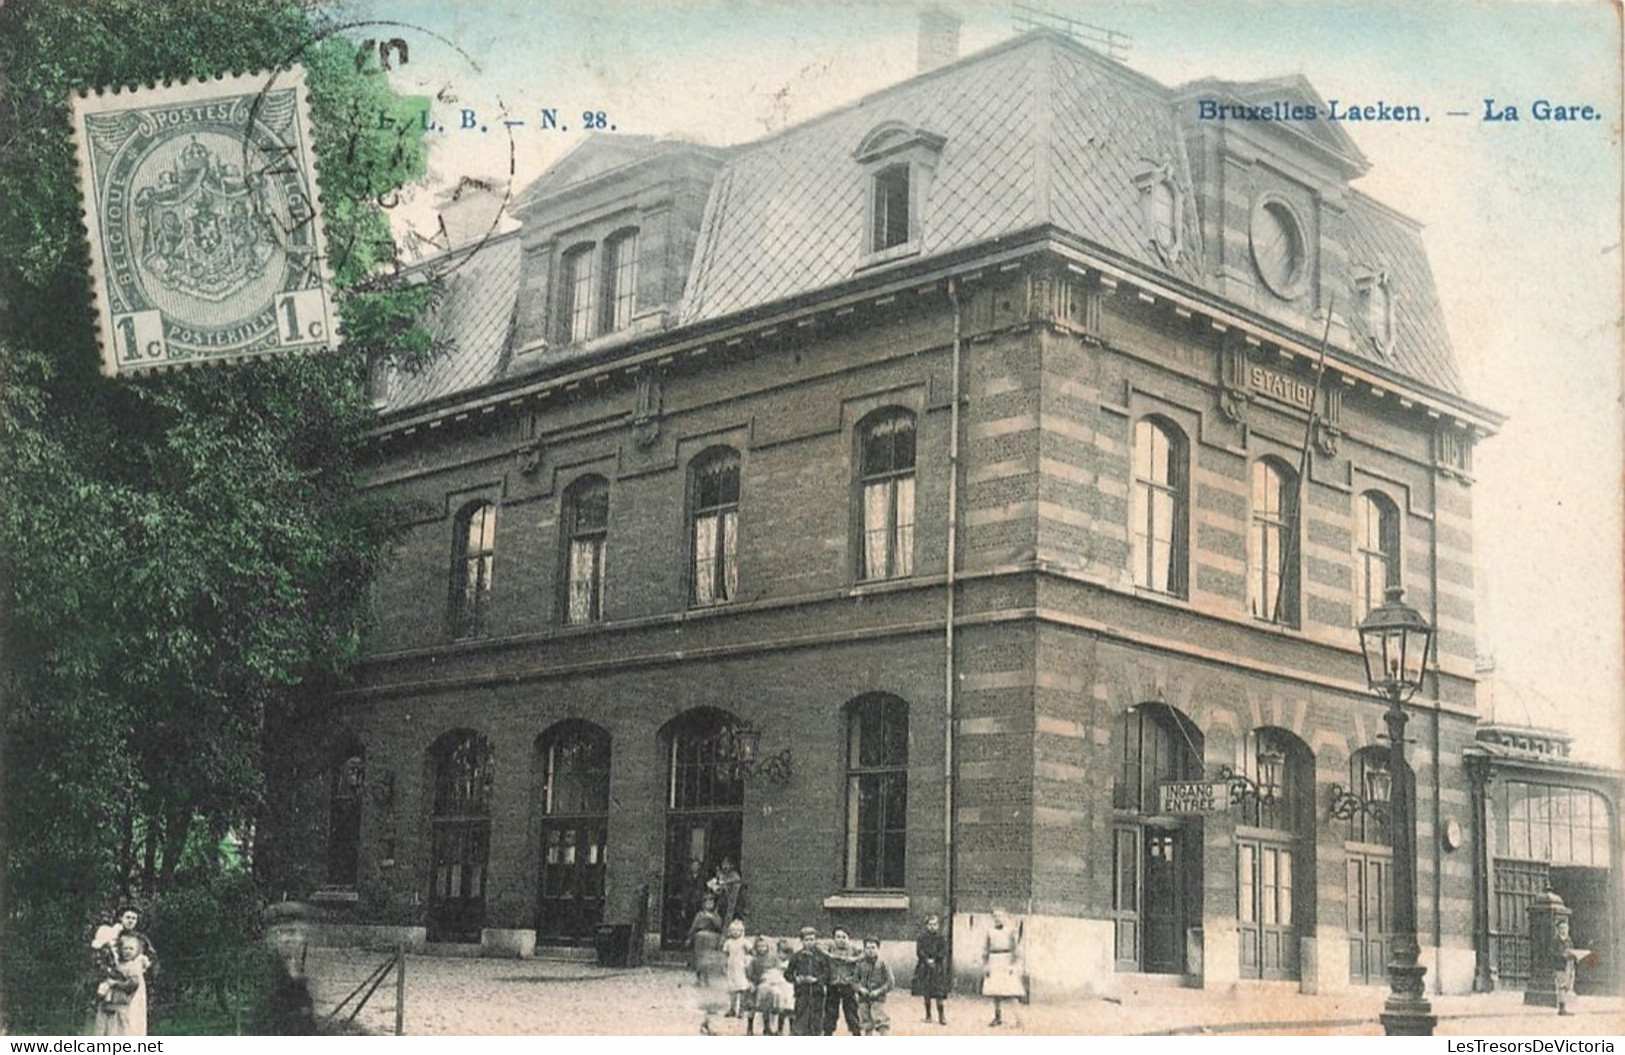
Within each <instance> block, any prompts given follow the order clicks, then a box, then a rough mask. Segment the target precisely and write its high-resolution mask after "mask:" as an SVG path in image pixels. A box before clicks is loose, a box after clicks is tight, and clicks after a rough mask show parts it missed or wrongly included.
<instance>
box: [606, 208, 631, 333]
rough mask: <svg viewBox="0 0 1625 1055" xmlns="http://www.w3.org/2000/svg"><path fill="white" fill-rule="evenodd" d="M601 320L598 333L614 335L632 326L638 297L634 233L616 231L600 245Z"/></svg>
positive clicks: (626, 230)
mask: <svg viewBox="0 0 1625 1055" xmlns="http://www.w3.org/2000/svg"><path fill="white" fill-rule="evenodd" d="M603 271H604V295H603V298H602V314H603V318H602V319H600V320H599V332H600V333H614V332H615V331H616V330H624V329H626V328H627V327H628V326H630V325H632V312H633V310H634V309H635V308H636V305H637V294H638V231H637V228H635V227H629V228H626V229H625V230H620V231H616V232H615V233H614V234H612V235H610V236H609V238H608V239H606V240H605V241H604V267H603Z"/></svg>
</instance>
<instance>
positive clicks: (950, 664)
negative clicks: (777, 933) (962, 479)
mask: <svg viewBox="0 0 1625 1055" xmlns="http://www.w3.org/2000/svg"><path fill="white" fill-rule="evenodd" d="M948 303H949V304H951V305H953V311H954V344H953V381H952V383H951V385H950V392H951V395H952V405H951V406H950V407H949V410H948V432H949V435H948V570H947V574H946V576H945V577H944V582H945V586H944V589H945V592H946V598H947V599H946V601H945V609H946V611H945V615H944V620H943V623H944V630H943V646H944V657H943V675H942V676H943V686H942V687H943V694H942V698H943V708H944V714H943V718H944V726H943V736H942V792H943V794H942V851H943V853H942V857H943V866H944V867H943V877H944V878H943V915H944V916H945V917H947V921H948V934H949V938H948V941H949V953H950V954H949V961H948V962H949V963H950V964H952V963H953V958H952V943H953V920H954V720H955V719H954V700H955V697H956V695H957V694H956V691H955V680H956V678H955V670H954V591H955V588H956V587H955V579H954V572H955V569H956V566H957V565H958V562H959V368H960V357H961V354H962V343H961V336H960V320H959V286H958V283H957V281H956V280H955V279H952V278H950V279H949V280H948ZM951 969H952V968H950V970H951Z"/></svg>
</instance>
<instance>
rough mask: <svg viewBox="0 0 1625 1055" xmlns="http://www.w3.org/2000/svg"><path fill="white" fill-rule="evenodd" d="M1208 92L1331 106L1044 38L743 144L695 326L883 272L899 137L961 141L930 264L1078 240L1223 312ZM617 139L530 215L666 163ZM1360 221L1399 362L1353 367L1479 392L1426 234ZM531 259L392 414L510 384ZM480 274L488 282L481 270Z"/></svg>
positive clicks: (1357, 167) (1364, 353)
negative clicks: (1004, 247)
mask: <svg viewBox="0 0 1625 1055" xmlns="http://www.w3.org/2000/svg"><path fill="white" fill-rule="evenodd" d="M1196 91H1213V92H1214V93H1216V94H1222V95H1224V96H1227V97H1230V98H1236V99H1242V100H1246V99H1252V98H1266V97H1268V98H1278V97H1280V95H1279V93H1286V94H1288V95H1292V96H1297V97H1302V98H1309V99H1314V100H1318V98H1319V97H1318V96H1316V95H1315V94H1314V91H1313V89H1312V88H1311V87H1310V86H1309V84H1308V82H1307V81H1306V80H1304V79H1303V78H1301V77H1288V78H1275V79H1271V80H1266V81H1257V82H1248V83H1235V82H1222V81H1215V80H1211V79H1210V80H1204V81H1196V82H1192V83H1191V84H1189V85H1186V86H1184V87H1183V88H1177V89H1170V88H1168V87H1166V86H1164V85H1161V84H1159V83H1157V82H1156V81H1153V80H1151V79H1150V78H1148V77H1146V76H1144V75H1142V74H1139V73H1136V72H1134V71H1132V70H1130V69H1128V68H1126V67H1125V66H1123V65H1121V64H1119V63H1117V62H1114V61H1112V60H1110V59H1108V58H1106V57H1104V56H1102V55H1099V54H1097V53H1095V52H1093V51H1091V50H1089V49H1087V48H1085V47H1083V46H1082V45H1080V44H1077V43H1075V42H1073V41H1071V40H1070V39H1068V38H1066V37H1064V36H1061V35H1060V34H1057V33H1054V32H1050V31H1046V30H1037V31H1034V32H1031V33H1028V34H1026V35H1024V36H1022V37H1019V38H1016V39H1015V40H1012V41H1010V42H1007V43H1005V44H1001V45H998V46H996V47H994V48H991V49H988V50H986V51H983V52H980V53H978V54H976V55H972V56H969V57H967V58H965V59H961V60H959V61H958V62H955V63H953V64H951V65H948V66H945V67H942V68H940V69H937V70H933V71H931V72H929V73H926V74H923V75H920V76H918V77H914V78H912V79H910V80H908V81H905V82H903V83H902V84H899V85H895V86H893V87H890V88H887V89H884V90H881V91H879V92H876V93H874V94H872V95H870V96H868V97H867V98H865V99H863V100H861V101H859V102H857V103H855V104H852V105H850V106H847V107H844V108H841V109H839V110H836V111H833V112H831V113H828V114H825V115H822V116H820V117H816V118H813V119H811V120H809V121H807V122H804V123H802V124H800V125H796V126H793V127H791V128H789V129H786V130H784V131H782V132H780V133H777V134H775V135H772V136H769V137H767V138H765V139H762V140H759V141H757V142H755V143H747V144H744V145H742V146H739V147H735V148H732V149H731V150H730V151H728V152H727V156H728V160H727V161H726V162H725V163H724V164H723V166H722V168H721V170H720V172H719V173H718V175H717V177H716V180H715V182H714V184H713V185H712V187H711V191H710V196H709V200H708V202H707V205H706V208H705V214H704V218H703V221H702V225H701V230H700V234H699V240H698V244H697V246H696V249H695V254H694V259H693V260H692V262H691V263H690V266H689V268H688V278H687V285H686V289H685V292H684V295H683V299H682V302H681V303H680V304H679V305H677V306H676V311H675V321H676V323H677V324H678V325H679V326H687V325H703V324H706V323H710V322H712V321H715V320H723V319H726V318H728V317H730V316H737V315H740V314H741V313H748V312H753V311H756V310H759V309H762V308H765V307H767V306H769V305H773V304H776V303H780V302H783V301H786V300H789V299H792V298H797V297H803V296H805V295H807V294H810V293H814V292H816V291H818V290H820V289H824V288H827V287H830V286H833V285H836V284H839V283H844V282H848V281H851V280H856V279H860V278H861V277H863V275H864V273H865V265H866V264H868V263H871V261H870V260H868V259H866V258H867V255H868V254H866V253H865V249H866V239H867V238H868V236H869V231H868V225H867V223H866V209H867V194H866V181H867V180H868V179H869V178H871V177H872V175H873V169H872V167H867V166H865V165H864V164H863V163H862V162H861V161H859V160H858V158H857V157H856V156H855V154H856V151H857V150H858V147H859V144H860V143H862V142H863V141H864V140H865V138H866V137H867V136H869V134H870V133H872V132H873V131H874V130H875V129H876V128H877V126H880V125H882V124H883V123H885V122H894V123H897V124H900V125H903V126H907V127H909V128H914V129H917V130H919V131H920V132H922V133H925V134H926V135H928V136H940V137H942V144H941V148H940V153H939V154H938V156H937V158H936V162H935V165H934V168H933V170H932V175H931V179H930V183H929V189H928V194H927V197H926V200H925V201H923V202H922V203H921V206H920V208H921V212H920V216H919V230H920V243H921V244H920V252H919V253H918V254H917V255H915V256H912V257H910V258H909V259H910V260H929V259H930V258H933V257H940V256H944V255H946V254H949V253H953V252H955V251H957V250H963V249H968V248H971V247H976V246H992V245H995V244H997V243H998V242H1000V241H1001V240H1003V239H1007V238H1010V237H1012V236H1015V235H1018V234H1020V233H1023V232H1033V231H1037V230H1040V229H1058V230H1060V231H1062V232H1065V233H1067V234H1069V235H1071V236H1075V237H1076V238H1077V239H1079V240H1081V242H1082V243H1084V244H1086V245H1087V246H1089V247H1090V249H1089V251H1090V252H1095V253H1098V254H1099V255H1100V256H1101V257H1102V258H1103V260H1104V261H1109V262H1112V263H1116V264H1118V265H1121V266H1123V267H1124V268H1125V269H1126V270H1129V271H1130V272H1139V273H1141V274H1144V275H1146V276H1147V277H1149V278H1151V279H1152V280H1155V279H1156V278H1159V277H1160V278H1163V279H1171V280H1173V282H1174V284H1175V285H1176V286H1183V287H1185V288H1186V289H1188V290H1194V291H1197V292H1202V291H1205V292H1206V293H1208V294H1209V295H1210V296H1212V297H1213V298H1214V299H1215V300H1216V301H1219V302H1223V300H1224V296H1223V294H1222V293H1221V291H1220V285H1219V279H1218V275H1217V274H1216V273H1214V272H1212V271H1210V270H1209V269H1208V268H1209V265H1208V260H1209V257H1210V253H1209V252H1208V247H1205V246H1203V245H1202V234H1201V230H1200V217H1199V216H1198V215H1197V212H1198V205H1197V203H1196V200H1195V194H1194V188H1193V182H1192V176H1191V166H1190V160H1189V158H1188V157H1187V156H1186V149H1185V139H1186V135H1187V134H1188V133H1189V132H1190V130H1191V129H1190V127H1189V126H1188V125H1187V126H1184V127H1182V125H1181V121H1180V116H1181V114H1185V115H1186V116H1189V115H1188V113H1186V111H1187V110H1188V108H1189V100H1190V99H1191V98H1192V95H1191V93H1192V92H1196ZM1181 106H1184V107H1185V110H1181ZM1324 123H1325V122H1312V124H1315V125H1319V124H1324ZM1291 134H1295V135H1298V136H1302V137H1304V138H1306V139H1308V140H1312V146H1313V147H1314V148H1316V149H1319V150H1321V151H1323V152H1327V154H1328V155H1329V156H1330V157H1331V159H1332V161H1333V163H1334V164H1336V165H1337V166H1338V167H1340V168H1341V169H1342V171H1343V172H1344V173H1345V174H1346V175H1349V176H1352V175H1357V174H1358V173H1359V172H1363V171H1364V170H1365V168H1366V167H1367V165H1368V162H1366V160H1365V158H1364V156H1363V155H1362V154H1360V152H1359V151H1358V149H1357V148H1356V147H1355V146H1354V144H1353V141H1352V140H1351V139H1349V138H1348V137H1347V135H1346V134H1345V133H1343V132H1342V130H1340V129H1330V130H1325V129H1321V130H1313V129H1310V130H1297V129H1295V130H1293V132H1292V133H1291ZM616 138H617V137H594V139H592V140H589V141H588V143H587V144H586V145H584V146H583V147H582V148H578V150H577V151H576V152H574V153H573V154H572V155H569V156H567V157H566V158H564V159H562V160H561V161H560V162H558V163H557V164H555V165H554V166H553V167H552V168H551V169H550V170H549V171H548V173H547V174H546V175H544V176H543V177H542V178H541V179H539V180H538V181H537V182H536V184H535V185H533V186H532V187H531V188H530V189H529V190H527V191H526V192H525V193H524V194H523V195H522V196H521V200H522V201H525V202H532V203H539V205H540V207H542V208H545V207H546V202H545V199H546V198H548V197H550V196H552V195H553V194H555V193H557V192H559V191H560V190H561V189H562V188H563V187H564V186H567V185H568V186H576V185H582V184H584V183H587V182H591V181H594V180H597V179H614V178H616V173H617V172H618V171H620V170H622V169H624V168H626V167H627V166H628V165H632V164H636V163H637V162H638V161H640V160H641V159H643V158H645V157H648V156H651V155H652V154H654V153H658V152H659V150H660V149H661V146H660V142H661V141H654V140H650V139H648V138H647V137H630V136H629V137H625V140H626V141H625V142H611V143H604V144H599V143H598V142H597V140H599V139H611V140H613V139H616ZM666 145H667V146H669V145H670V143H669V142H667V143H666ZM1156 168H1163V169H1166V170H1167V171H1169V172H1170V173H1171V175H1172V178H1173V180H1174V181H1175V182H1176V184H1177V185H1178V186H1179V187H1180V188H1181V189H1182V191H1183V194H1184V198H1185V202H1186V206H1185V208H1184V210H1183V230H1182V232H1181V243H1182V249H1181V251H1180V252H1179V253H1178V254H1177V256H1176V257H1175V258H1174V259H1173V261H1172V263H1170V262H1168V261H1167V260H1165V259H1164V257H1163V255H1162V254H1161V253H1159V252H1158V250H1157V247H1156V246H1155V245H1154V244H1153V242H1152V240H1151V237H1150V232H1149V231H1148V229H1147V225H1146V221H1145V218H1144V214H1143V211H1142V207H1141V202H1140V194H1141V191H1140V188H1139V187H1138V186H1137V185H1136V177H1138V176H1142V175H1143V174H1145V173H1146V172H1148V171H1149V170H1152V169H1156ZM1347 220H1348V222H1347V225H1346V227H1345V231H1346V240H1347V251H1348V259H1349V261H1350V263H1351V264H1352V265H1354V266H1355V267H1357V268H1364V269H1368V270H1371V271H1381V272H1384V273H1386V274H1387V276H1388V277H1389V281H1390V283H1391V289H1392V290H1393V294H1394V301H1395V304H1396V311H1395V316H1394V335H1393V340H1392V343H1391V345H1390V346H1389V347H1388V348H1387V349H1386V351H1385V352H1379V351H1378V349H1377V348H1376V347H1375V345H1374V342H1371V341H1369V340H1366V339H1364V338H1363V337H1362V339H1359V340H1357V341H1355V342H1354V348H1353V354H1354V355H1355V356H1357V357H1361V358H1364V359H1365V360H1367V361H1369V362H1370V363H1373V364H1376V365H1378V366H1380V367H1381V368H1383V369H1384V370H1389V371H1394V372H1396V373H1398V374H1400V375H1403V376H1405V377H1409V378H1412V379H1414V380H1416V381H1419V382H1422V383H1424V384H1426V385H1429V386H1432V387H1434V388H1436V389H1438V390H1441V391H1443V392H1445V393H1449V394H1452V395H1456V396H1462V395H1464V394H1465V393H1464V391H1463V385H1462V380H1461V375H1460V372H1459V370H1458V368H1457V365H1456V362H1455V359H1454V356H1453V353H1452V351H1451V346H1450V340H1449V336H1448V333H1447V332H1446V329H1445V325H1444V319H1443V314H1442V312H1441V310H1440V307H1439V303H1438V297H1437V293H1436V290H1435V288H1434V283H1433V277H1432V272H1431V270H1430V268H1429V265H1428V260H1427V255H1426V251H1425V249H1424V248H1423V245H1422V241H1421V237H1420V233H1419V229H1418V225H1416V224H1415V223H1414V222H1412V221H1410V220H1408V219H1406V218H1404V217H1403V216H1401V215H1399V214H1398V213H1396V212H1394V211H1392V210H1390V209H1388V208H1387V207H1385V206H1382V205H1380V204H1378V203H1377V202H1375V201H1374V200H1372V199H1370V198H1369V197H1367V196H1365V195H1363V194H1361V193H1359V192H1358V191H1351V193H1350V194H1349V197H1348V211H1347ZM519 258H520V253H519V247H518V243H517V241H515V242H513V243H511V244H510V246H509V247H508V249H507V250H505V252H504V253H503V254H502V255H501V257H500V259H498V260H494V261H491V262H490V263H489V264H486V265H483V266H482V268H481V269H479V270H478V271H477V272H475V273H477V274H480V275H485V274H487V271H486V270H485V269H486V268H489V274H490V277H491V281H490V283H489V286H488V287H486V286H485V285H484V282H483V280H482V281H481V282H479V283H475V286H476V288H473V289H470V290H468V296H469V297H470V298H473V299H487V300H489V301H490V303H489V305H488V306H487V307H483V308H476V307H474V306H473V304H472V303H469V304H466V305H462V306H460V307H452V306H443V307H442V310H441V312H440V320H441V322H442V324H450V323H452V322H454V321H456V322H457V323H458V325H467V326H470V327H473V328H474V332H471V333H468V334H466V335H465V334H462V333H460V332H454V333H453V334H452V336H453V338H454V339H455V340H456V343H457V345H458V347H459V352H458V354H457V358H459V359H462V358H464V357H465V356H466V357H471V361H470V362H468V363H465V364H459V365H457V366H455V367H453V366H451V365H449V364H436V366H435V367H432V368H431V369H430V370H428V371H425V372H424V374H423V375H421V376H420V377H419V378H414V379H410V382H409V383H408V384H405V385H401V386H400V387H399V391H398V392H397V395H396V397H395V398H394V399H392V400H391V408H392V409H399V408H403V407H405V406H409V405H415V404H419V403H423V402H427V401H431V400H434V399H437V398H440V397H442V396H446V395H449V394H451V393H453V392H455V391H457V390H459V389H466V388H470V387H478V386H480V385H481V384H484V383H490V382H495V381H498V380H500V379H501V377H502V366H503V364H504V363H505V361H506V360H505V352H506V351H507V346H506V342H508V341H509V340H511V338H510V337H508V336H507V332H508V331H507V326H506V322H505V321H504V320H505V319H507V318H509V317H511V316H512V315H513V312H514V309H515V306H516V303H517V298H518V295H519V290H520V288H521V283H520V276H519V272H518V269H519V267H520V259H519ZM874 270H875V271H876V272H877V273H885V272H887V271H889V270H890V268H876V269H874ZM465 279H466V280H468V281H473V279H474V273H471V274H470V275H468V276H465ZM1337 292H1338V297H1337V305H1338V306H1337V309H1336V310H1337V312H1338V314H1339V315H1340V316H1342V317H1344V318H1346V319H1348V320H1349V322H1350V324H1351V326H1353V328H1354V331H1355V333H1356V335H1360V334H1362V333H1363V327H1364V320H1363V319H1361V318H1359V316H1360V315H1361V314H1362V313H1361V312H1360V311H1358V310H1357V309H1356V307H1355V305H1356V303H1357V302H1356V301H1355V299H1354V291H1353V290H1352V289H1349V290H1339V291H1337ZM499 333H501V334H503V336H502V337H500V338H499V337H498V334H499ZM1317 336H1318V334H1313V335H1310V337H1311V338H1312V337H1317ZM498 345H501V347H498ZM571 358H572V357H571V356H568V355H566V356H562V357H560V361H561V362H563V361H566V360H569V359H571Z"/></svg>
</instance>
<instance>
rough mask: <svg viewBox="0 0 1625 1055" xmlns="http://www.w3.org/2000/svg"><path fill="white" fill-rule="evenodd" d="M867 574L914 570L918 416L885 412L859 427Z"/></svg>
mask: <svg viewBox="0 0 1625 1055" xmlns="http://www.w3.org/2000/svg"><path fill="white" fill-rule="evenodd" d="M858 436H859V457H860V458H861V459H862V463H861V466H860V470H861V477H862V480H861V503H862V524H863V534H862V548H863V558H862V565H861V566H860V572H861V575H862V577H863V578H864V579H868V580H874V579H898V578H904V577H906V576H909V575H912V574H913V573H914V451H915V446H914V415H913V414H910V413H908V412H907V411H904V410H891V411H883V412H881V413H880V414H876V415H872V416H871V417H869V418H867V419H865V421H864V423H863V424H862V426H861V427H860V428H859V430H858Z"/></svg>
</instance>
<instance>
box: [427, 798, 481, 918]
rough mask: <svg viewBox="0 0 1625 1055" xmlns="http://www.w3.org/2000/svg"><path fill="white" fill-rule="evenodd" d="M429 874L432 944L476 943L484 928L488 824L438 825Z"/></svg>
mask: <svg viewBox="0 0 1625 1055" xmlns="http://www.w3.org/2000/svg"><path fill="white" fill-rule="evenodd" d="M433 840H434V857H433V862H432V869H431V871H430V886H429V919H428V931H429V934H428V937H429V940H430V941H454V942H477V941H479V940H480V930H481V929H482V928H483V927H484V926H485V866H486V861H487V859H488V857H489V854H490V846H491V824H490V822H489V821H461V822H459V821H451V822H436V823H435V825H434V835H433Z"/></svg>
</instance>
